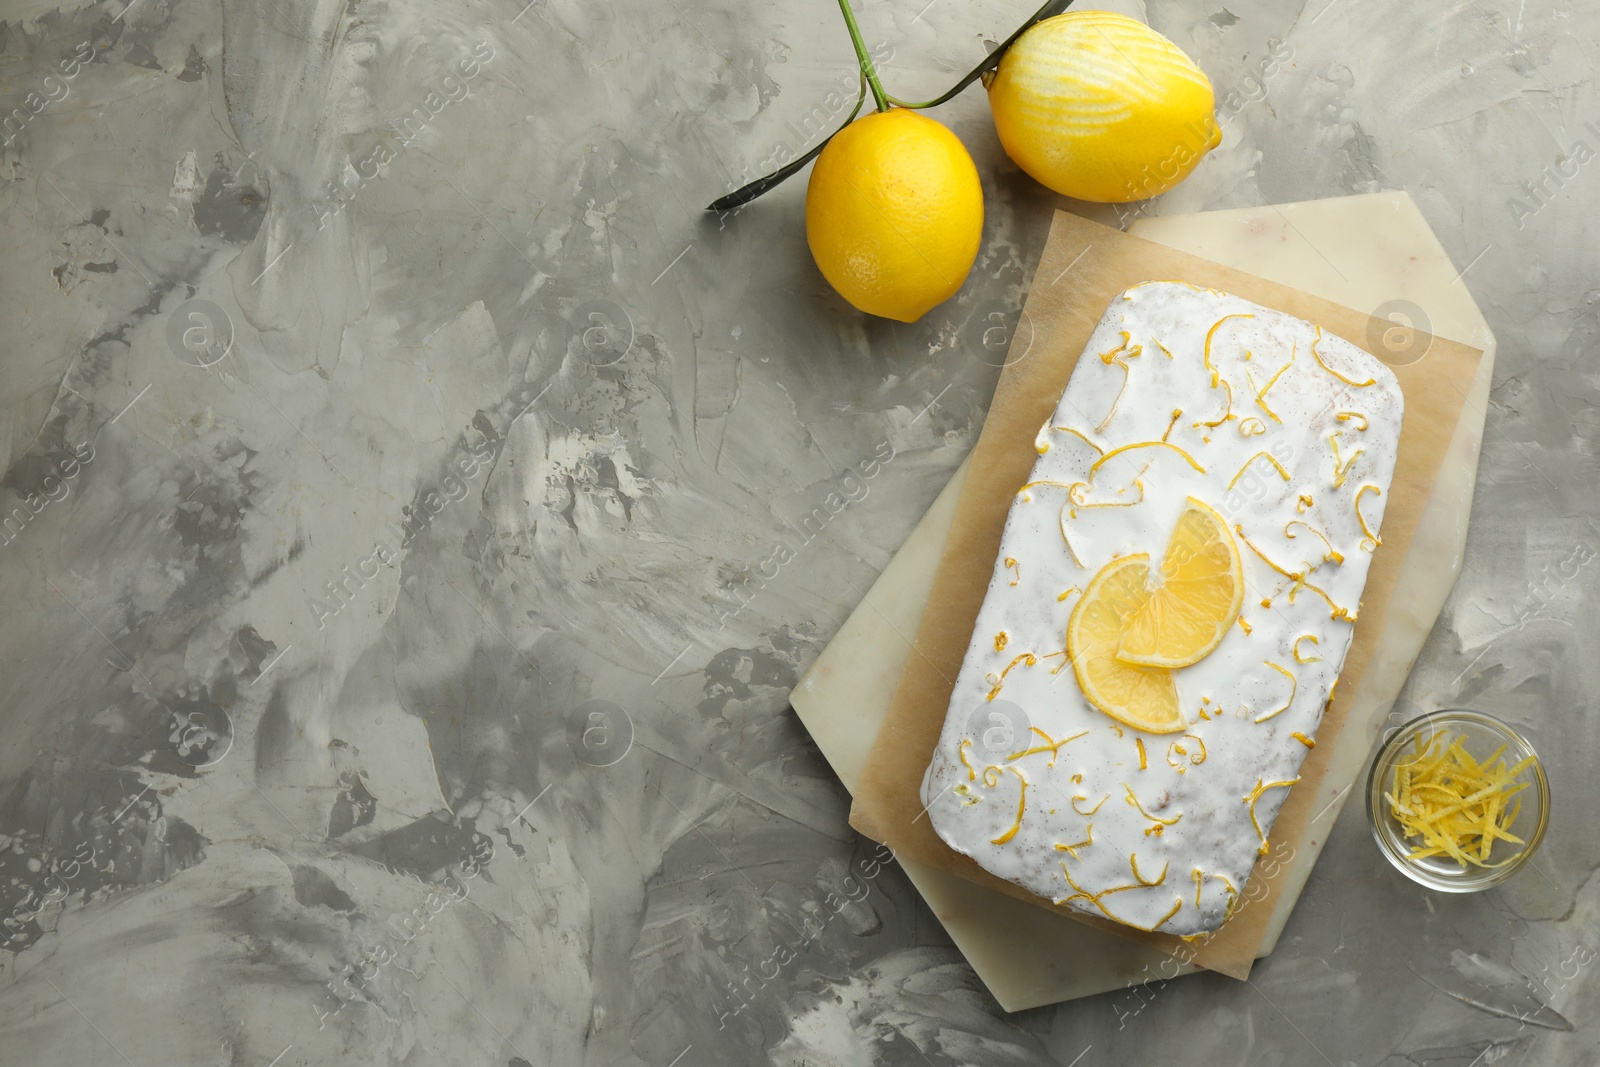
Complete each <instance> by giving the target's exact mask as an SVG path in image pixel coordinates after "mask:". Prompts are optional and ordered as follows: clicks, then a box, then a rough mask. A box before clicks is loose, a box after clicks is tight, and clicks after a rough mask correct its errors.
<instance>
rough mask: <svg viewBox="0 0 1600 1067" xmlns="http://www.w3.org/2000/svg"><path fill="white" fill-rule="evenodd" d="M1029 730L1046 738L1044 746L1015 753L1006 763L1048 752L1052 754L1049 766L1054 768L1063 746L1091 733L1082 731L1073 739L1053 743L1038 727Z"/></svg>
mask: <svg viewBox="0 0 1600 1067" xmlns="http://www.w3.org/2000/svg"><path fill="white" fill-rule="evenodd" d="M1028 729H1029V730H1031V731H1032V732H1034V733H1036V734H1038V735H1039V736H1040V737H1042V738H1044V744H1042V745H1035V746H1033V747H1032V748H1027V749H1023V750H1022V751H1021V752H1013V753H1012V754H1011V755H1009V756H1007V757H1006V762H1007V763H1010V762H1011V761H1012V760H1018V759H1021V758H1022V757H1023V756H1032V755H1034V754H1035V753H1039V752H1048V753H1050V763H1049V766H1051V767H1054V766H1055V765H1056V756H1057V755H1058V754H1059V753H1060V752H1061V746H1062V745H1064V744H1066V743H1067V742H1068V741H1076V740H1077V739H1078V738H1080V737H1087V736H1088V735H1089V731H1088V730H1082V731H1080V732H1078V733H1075V734H1073V735H1072V736H1071V737H1064V738H1062V739H1061V740H1060V741H1053V740H1051V739H1050V735H1049V734H1047V733H1045V732H1044V731H1043V730H1041V729H1039V728H1038V727H1037V726H1030V727H1028Z"/></svg>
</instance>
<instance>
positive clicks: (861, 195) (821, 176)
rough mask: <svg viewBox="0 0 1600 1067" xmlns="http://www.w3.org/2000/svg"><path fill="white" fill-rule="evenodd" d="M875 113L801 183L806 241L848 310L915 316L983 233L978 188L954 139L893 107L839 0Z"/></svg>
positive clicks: (840, 138) (936, 297) (934, 301)
mask: <svg viewBox="0 0 1600 1067" xmlns="http://www.w3.org/2000/svg"><path fill="white" fill-rule="evenodd" d="M839 7H840V10H841V11H843V13H844V18H845V24H846V26H847V27H848V28H849V30H850V40H851V43H852V44H853V45H854V46H855V50H856V57H857V59H858V60H859V61H860V63H861V73H862V76H863V77H864V78H865V79H866V82H867V84H868V86H870V87H871V90H872V95H873V100H874V101H875V102H876V104H877V105H878V110H877V111H876V112H874V113H872V114H869V115H866V116H865V117H863V118H859V119H856V120H855V121H854V122H852V123H850V125H848V126H846V127H845V128H844V129H842V130H840V131H839V132H838V133H837V134H835V135H834V137H833V139H832V140H830V141H829V142H828V145H827V147H826V148H824V149H823V150H822V154H821V155H820V156H818V157H817V162H816V166H815V167H814V168H813V169H812V171H811V181H810V184H809V185H808V186H807V188H806V242H807V244H808V245H810V248H811V255H812V258H814V259H815V260H816V263H817V268H818V269H819V270H821V271H822V276H823V277H824V278H826V279H827V280H828V284H830V285H832V286H833V287H834V289H836V290H838V292H839V294H840V295H841V296H843V297H844V298H845V299H846V300H848V301H849V302H850V303H851V305H853V306H854V307H856V308H857V309H858V310H861V311H864V312H867V313H868V314H870V315H879V316H882V317H884V318H889V319H897V320H899V321H901V322H915V321H916V320H917V319H919V318H921V317H922V316H923V315H925V314H926V313H927V312H928V311H930V310H931V309H932V308H934V307H936V306H937V305H939V304H941V303H943V302H944V301H945V300H948V299H949V298H950V297H951V296H954V295H955V293H956V291H957V290H959V289H960V288H961V285H962V283H963V282H964V281H966V278H967V274H968V273H969V272H970V271H971V270H972V264H973V262H974V261H975V260H976V259H977V256H978V245H979V242H980V240H981V238H982V236H983V186H982V184H981V183H980V182H979V180H978V168H977V167H976V166H975V165H974V164H973V162H972V156H971V155H969V154H968V152H967V150H966V148H965V146H963V145H962V143H961V140H960V138H958V137H957V136H956V135H955V134H954V133H951V132H950V130H949V128H948V127H946V126H944V125H942V124H940V123H938V122H935V121H934V120H932V119H930V118H926V117H924V116H923V115H921V114H919V113H918V112H917V111H916V110H913V109H911V108H907V107H904V106H896V105H895V104H894V103H892V102H891V101H892V98H891V97H889V96H888V95H887V94H886V93H885V92H884V91H883V86H882V85H881V84H880V83H879V81H878V74H877V71H876V70H875V69H874V67H873V65H872V61H871V59H869V58H868V56H867V50H866V45H865V43H864V42H863V41H862V38H861V31H860V29H859V28H858V27H857V26H856V21H855V16H854V14H853V13H852V12H851V10H850V5H849V2H848V0H839Z"/></svg>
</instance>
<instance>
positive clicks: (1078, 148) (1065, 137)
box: [989, 11, 1222, 204]
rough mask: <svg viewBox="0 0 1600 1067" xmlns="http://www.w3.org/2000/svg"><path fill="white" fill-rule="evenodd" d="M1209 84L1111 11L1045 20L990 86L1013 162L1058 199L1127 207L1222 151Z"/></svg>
mask: <svg viewBox="0 0 1600 1067" xmlns="http://www.w3.org/2000/svg"><path fill="white" fill-rule="evenodd" d="M1215 105H1216V96H1215V94H1214V93H1213V92H1212V89H1211V81H1210V80H1209V79H1208V78H1207V77H1206V76H1205V72H1204V71H1202V70H1201V69H1200V68H1199V67H1198V66H1196V65H1195V62H1194V60H1192V59H1190V58H1189V57H1188V56H1186V55H1184V53H1183V51H1182V50H1181V49H1180V48H1178V46H1177V45H1175V44H1173V43H1172V42H1171V41H1169V40H1167V39H1166V38H1165V37H1163V36H1161V34H1159V33H1157V32H1156V31H1155V30H1152V29H1151V28H1150V27H1148V26H1146V25H1145V24H1144V23H1142V22H1139V21H1138V20H1136V19H1131V18H1129V17H1127V16H1126V15H1118V14H1114V13H1112V12H1109V11H1073V12H1068V13H1067V14H1065V15H1057V16H1055V17H1054V18H1049V19H1045V20H1044V21H1043V22H1040V23H1038V24H1037V25H1035V26H1033V27H1032V28H1031V29H1029V30H1028V31H1027V32H1026V33H1024V34H1023V35H1022V36H1021V37H1019V38H1018V39H1017V41H1016V43H1015V44H1013V45H1012V46H1011V48H1010V50H1009V51H1007V52H1006V54H1005V56H1004V58H1002V59H1001V60H1000V67H999V69H998V70H997V71H996V73H995V77H994V79H993V81H991V82H990V83H989V108H990V110H991V111H993V112H994V125H995V129H996V130H997V131H998V132H999V134H1000V143H1001V145H1003V146H1004V147H1005V150H1006V154H1007V155H1009V156H1010V157H1011V158H1012V159H1013V160H1015V161H1016V164H1017V166H1019V167H1021V168H1022V169H1023V170H1025V171H1027V172H1028V174H1030V175H1032V176H1033V177H1034V178H1035V179H1036V180H1038V181H1039V182H1041V183H1043V184H1044V185H1047V186H1049V187H1050V188H1051V189H1054V190H1055V191H1056V192H1058V193H1062V194H1064V195H1066V196H1071V197H1076V198H1077V199H1079V200H1093V201H1096V202H1098V203H1103V204H1120V203H1126V202H1127V201H1129V200H1142V199H1144V198H1146V197H1150V196H1157V195H1159V194H1161V193H1164V192H1166V191H1167V190H1168V189H1171V188H1172V187H1173V186H1175V185H1177V184H1178V183H1179V182H1181V181H1183V179H1184V178H1187V177H1188V176H1189V172H1190V171H1192V170H1194V168H1195V166H1196V165H1197V164H1198V163H1199V162H1200V160H1201V158H1202V157H1203V156H1204V155H1205V154H1206V153H1207V152H1209V151H1211V150H1212V149H1213V148H1215V147H1217V145H1219V144H1221V143H1222V130H1221V129H1220V128H1219V127H1218V126H1217V122H1216V119H1215V118H1214V117H1213V115H1212V109H1213V108H1214V107H1215Z"/></svg>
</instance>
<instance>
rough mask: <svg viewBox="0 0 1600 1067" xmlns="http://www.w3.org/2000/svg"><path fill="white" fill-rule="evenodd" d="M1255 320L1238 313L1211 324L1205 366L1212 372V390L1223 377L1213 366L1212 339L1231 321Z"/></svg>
mask: <svg viewBox="0 0 1600 1067" xmlns="http://www.w3.org/2000/svg"><path fill="white" fill-rule="evenodd" d="M1253 318H1255V316H1254V315H1252V314H1250V313H1249V312H1237V313H1235V314H1232V315H1224V316H1222V318H1220V319H1218V320H1217V321H1216V322H1214V323H1212V324H1211V329H1209V330H1207V331H1206V348H1205V364H1206V370H1208V371H1210V372H1211V388H1213V389H1215V388H1216V387H1217V382H1219V381H1220V380H1221V379H1222V375H1220V374H1218V373H1217V368H1215V367H1213V366H1212V365H1211V341H1212V339H1213V338H1214V337H1216V335H1217V330H1218V328H1220V327H1221V326H1222V324H1223V323H1225V322H1227V321H1228V320H1229V319H1253Z"/></svg>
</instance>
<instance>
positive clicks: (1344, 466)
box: [1328, 431, 1366, 489]
mask: <svg viewBox="0 0 1600 1067" xmlns="http://www.w3.org/2000/svg"><path fill="white" fill-rule="evenodd" d="M1328 443H1329V444H1331V445H1332V446H1333V487H1334V488H1335V489H1337V488H1339V487H1340V486H1342V485H1344V482H1345V479H1346V478H1348V477H1350V468H1351V467H1353V466H1354V465H1355V462H1356V460H1357V459H1359V458H1360V457H1361V454H1362V453H1363V452H1365V451H1366V449H1364V448H1358V449H1356V450H1355V451H1354V452H1352V453H1350V458H1349V459H1347V460H1342V461H1341V460H1340V458H1339V434H1338V431H1334V432H1333V433H1331V434H1329V435H1328Z"/></svg>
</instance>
